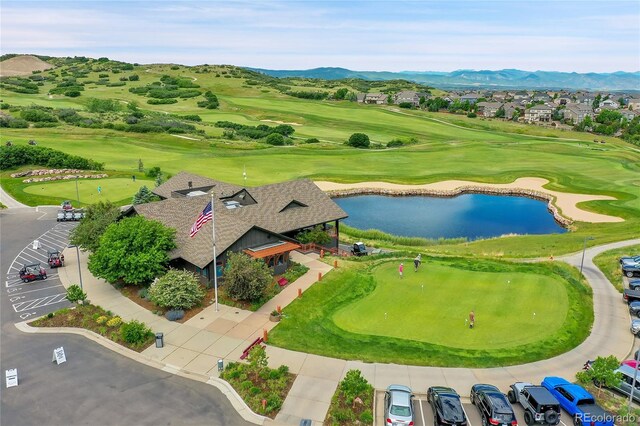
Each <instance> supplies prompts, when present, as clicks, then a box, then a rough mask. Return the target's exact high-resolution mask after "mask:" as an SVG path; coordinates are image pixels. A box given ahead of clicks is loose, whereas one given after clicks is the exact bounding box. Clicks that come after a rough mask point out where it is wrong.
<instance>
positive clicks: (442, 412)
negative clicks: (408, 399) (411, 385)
mask: <svg viewBox="0 0 640 426" xmlns="http://www.w3.org/2000/svg"><path fill="white" fill-rule="evenodd" d="M427 402H428V403H429V404H431V410H432V411H433V425H434V426H467V416H466V415H465V413H464V409H463V408H462V404H461V403H460V395H458V393H457V392H456V391H455V390H453V389H451V388H446V387H442V386H432V387H430V388H429V389H427Z"/></svg>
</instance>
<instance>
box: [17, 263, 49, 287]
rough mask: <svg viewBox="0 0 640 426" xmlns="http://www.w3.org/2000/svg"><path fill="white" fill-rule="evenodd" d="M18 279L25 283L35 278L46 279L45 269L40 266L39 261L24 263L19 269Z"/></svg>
mask: <svg viewBox="0 0 640 426" xmlns="http://www.w3.org/2000/svg"><path fill="white" fill-rule="evenodd" d="M20 279H21V280H22V281H23V282H25V283H28V282H31V281H35V280H46V279H47V271H46V270H45V269H44V268H43V267H42V266H40V264H39V263H35V264H33V265H24V266H23V267H22V269H20Z"/></svg>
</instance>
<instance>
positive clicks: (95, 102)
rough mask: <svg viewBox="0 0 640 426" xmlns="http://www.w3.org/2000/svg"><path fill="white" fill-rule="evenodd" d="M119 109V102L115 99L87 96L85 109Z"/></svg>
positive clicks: (102, 110) (112, 110)
mask: <svg viewBox="0 0 640 426" xmlns="http://www.w3.org/2000/svg"><path fill="white" fill-rule="evenodd" d="M120 109H121V106H120V103H119V102H118V101H116V100H115V99H96V98H89V100H88V101H87V110H89V112H115V111H120Z"/></svg>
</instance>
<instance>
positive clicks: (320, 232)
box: [296, 225, 331, 245]
mask: <svg viewBox="0 0 640 426" xmlns="http://www.w3.org/2000/svg"><path fill="white" fill-rule="evenodd" d="M296 240H298V241H300V242H301V243H302V244H308V243H316V244H320V245H326V244H329V243H330V242H331V237H330V236H329V234H327V232H326V231H325V230H324V229H322V226H321V225H316V226H315V227H314V228H313V229H309V230H307V231H303V232H300V233H298V234H296Z"/></svg>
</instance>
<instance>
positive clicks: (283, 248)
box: [133, 172, 347, 282]
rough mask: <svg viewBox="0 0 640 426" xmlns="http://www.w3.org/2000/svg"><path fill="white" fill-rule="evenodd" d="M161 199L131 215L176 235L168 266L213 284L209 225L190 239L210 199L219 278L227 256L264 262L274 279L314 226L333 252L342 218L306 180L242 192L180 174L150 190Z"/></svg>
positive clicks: (209, 223)
mask: <svg viewBox="0 0 640 426" xmlns="http://www.w3.org/2000/svg"><path fill="white" fill-rule="evenodd" d="M153 193H154V194H156V195H158V196H159V197H160V198H161V199H162V200H161V201H156V202H152V203H146V204H138V205H134V206H133V211H134V212H135V213H136V214H139V215H141V216H144V217H145V218H147V219H153V220H157V221H159V222H161V223H163V224H164V225H166V226H168V227H170V228H174V229H175V230H176V245H177V248H176V249H174V250H173V251H172V252H171V253H170V254H169V256H170V258H171V266H173V267H175V268H181V269H182V268H184V269H187V270H190V271H193V272H195V273H196V274H198V275H199V276H200V277H201V279H202V281H205V282H208V281H212V280H213V269H212V268H213V265H214V259H213V235H212V226H213V223H212V221H208V222H207V223H205V224H204V226H202V228H201V229H200V231H198V233H197V234H196V235H195V236H194V237H190V236H189V233H190V230H191V226H192V225H193V223H194V222H195V221H196V219H197V218H198V216H199V215H200V213H201V212H202V211H203V209H204V208H205V207H206V206H207V204H208V203H209V201H210V200H211V194H213V200H214V202H213V209H214V217H215V243H216V255H217V256H216V259H215V265H216V267H217V271H218V276H219V277H220V276H223V273H224V267H225V264H226V261H227V256H228V254H229V253H230V252H244V253H246V254H247V255H249V256H251V257H253V258H255V259H263V260H264V261H265V262H266V263H267V265H268V266H269V267H271V268H272V270H273V272H274V274H282V273H283V272H284V271H285V270H286V269H287V267H288V266H289V254H290V253H291V251H292V250H296V249H298V248H300V247H301V245H300V244H299V243H298V241H296V239H295V236H296V235H297V234H298V233H299V232H302V231H305V230H308V229H311V228H314V227H315V226H317V225H320V226H322V227H323V228H324V229H325V230H328V231H331V234H333V240H332V244H333V245H334V247H336V248H337V245H338V239H339V235H340V234H339V232H340V220H341V219H345V218H346V217H347V214H346V213H345V212H344V211H343V210H342V209H341V208H340V207H339V206H338V205H337V204H336V203H334V202H333V201H332V200H331V198H329V196H327V195H326V194H325V193H324V192H323V191H322V190H320V188H318V187H317V186H316V185H315V184H314V183H313V182H312V181H310V180H308V179H300V180H295V181H290V182H282V183H276V184H271V185H263V186H258V187H242V186H238V185H234V184H230V183H226V182H221V181H217V180H214V179H209V178H207V177H204V176H199V175H194V174H190V173H186V172H180V173H178V174H177V175H175V176H174V177H172V178H171V179H169V180H168V181H166V182H165V183H163V184H162V185H160V186H158V187H157V188H155V189H154V190H153Z"/></svg>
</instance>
